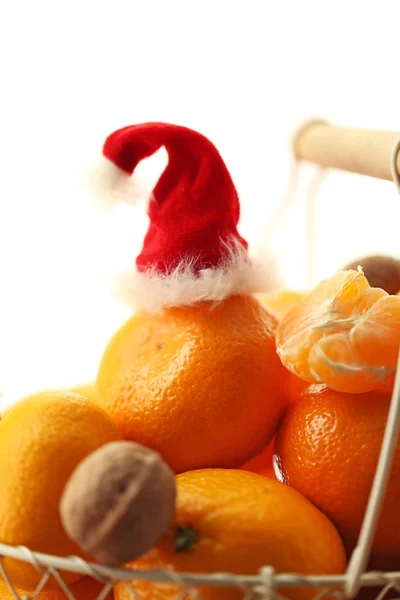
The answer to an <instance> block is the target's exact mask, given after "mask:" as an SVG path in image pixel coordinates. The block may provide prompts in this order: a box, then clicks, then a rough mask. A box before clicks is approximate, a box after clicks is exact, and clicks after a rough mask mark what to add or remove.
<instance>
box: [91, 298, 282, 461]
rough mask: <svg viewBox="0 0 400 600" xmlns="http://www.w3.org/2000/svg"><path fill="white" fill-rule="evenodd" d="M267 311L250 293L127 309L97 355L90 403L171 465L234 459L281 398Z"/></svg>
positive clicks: (248, 453)
mask: <svg viewBox="0 0 400 600" xmlns="http://www.w3.org/2000/svg"><path fill="white" fill-rule="evenodd" d="M275 334H276V321H275V319H274V318H273V317H272V316H271V315H270V314H269V313H268V312H267V310H266V309H265V308H264V307H263V306H262V305H261V304H260V303H259V302H258V300H256V299H255V298H254V297H251V296H231V297H230V298H228V299H226V300H224V301H222V302H220V303H219V304H212V303H210V302H206V303H202V304H197V305H195V306H180V307H174V308H169V309H166V310H164V311H163V312H162V313H156V314H149V313H140V314H136V315H135V316H133V317H132V318H131V319H130V320H129V321H128V322H127V323H126V324H125V325H124V326H123V327H122V328H121V329H120V330H119V331H118V332H117V333H116V334H115V336H114V337H113V338H112V340H111V341H110V343H109V345H108V347H107V349H106V351H105V353H104V356H103V359H102V362H101V364H100V368H99V373H98V378H97V385H98V390H99V395H98V400H97V402H98V404H99V405H100V406H101V407H103V408H104V409H105V410H106V411H107V412H108V413H109V414H110V415H111V416H112V418H113V419H114V420H115V421H116V422H117V423H118V424H119V426H120V427H121V430H122V432H123V434H124V436H125V438H126V439H128V440H132V441H135V442H139V443H141V444H143V445H145V446H148V447H150V448H152V449H154V450H156V451H157V452H159V453H160V454H161V455H162V456H163V458H164V459H165V460H166V461H167V462H168V463H169V465H170V466H171V467H172V468H173V469H174V470H175V472H183V471H188V470H191V469H195V468H203V467H240V466H241V465H242V464H243V463H244V462H245V461H246V460H248V459H249V458H251V457H252V456H254V455H255V454H257V453H258V452H260V451H261V449H262V448H263V447H265V445H266V444H268V443H269V442H270V441H271V439H272V438H273V436H274V434H275V431H276V428H277V425H278V421H279V419H280V418H281V416H282V414H283V410H284V407H285V405H286V402H287V398H286V396H287V390H286V377H287V371H286V369H284V367H283V366H282V364H281V362H280V360H279V358H278V356H277V354H276V347H275Z"/></svg>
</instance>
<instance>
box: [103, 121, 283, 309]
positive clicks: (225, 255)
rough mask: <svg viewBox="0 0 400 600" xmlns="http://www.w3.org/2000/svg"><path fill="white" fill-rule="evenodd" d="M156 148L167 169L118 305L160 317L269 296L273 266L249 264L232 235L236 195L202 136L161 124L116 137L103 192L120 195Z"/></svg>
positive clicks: (242, 244)
mask: <svg viewBox="0 0 400 600" xmlns="http://www.w3.org/2000/svg"><path fill="white" fill-rule="evenodd" d="M161 147H164V148H165V149H166V151H167V154H168V164H167V166H166V168H165V170H164V172H163V173H162V175H161V176H160V178H159V180H158V182H157V184H156V186H155V188H154V190H153V192H152V196H151V198H150V200H149V205H148V216H149V218H150V225H149V228H148V231H147V234H146V236H145V239H144V244H143V248H142V251H141V253H140V254H139V256H138V257H137V258H136V268H135V269H133V270H132V271H131V272H130V273H128V274H126V275H125V276H124V278H123V281H122V282H120V285H119V288H120V294H121V293H122V294H123V296H124V300H125V301H126V302H127V303H128V304H129V305H130V306H131V307H132V308H138V307H140V308H145V309H147V310H159V309H162V308H164V307H168V306H178V305H191V304H195V303H197V302H201V301H206V300H208V301H214V302H218V301H221V300H223V299H225V298H227V297H228V296H230V295H234V294H253V293H257V292H264V291H268V290H269V289H271V287H273V285H274V283H275V281H274V267H273V264H272V261H271V259H269V260H267V261H265V260H264V261H261V262H259V261H254V260H250V258H249V256H248V244H247V242H246V241H245V240H244V239H243V238H242V237H241V235H240V234H239V233H238V230H237V225H238V222H239V216H240V204H239V198H238V194H237V191H236V189H235V186H234V184H233V181H232V179H231V176H230V174H229V172H228V170H227V168H226V166H225V164H224V161H223V160H222V158H221V156H220V154H219V152H218V151H217V149H216V148H215V146H214V145H213V144H212V143H211V142H210V141H209V140H208V139H207V138H206V137H204V136H203V135H201V134H200V133H197V132H195V131H192V130H191V129H188V128H186V127H181V126H177V125H170V124H166V123H145V124H140V125H131V126H128V127H124V128H122V129H119V130H117V131H115V132H114V133H112V134H111V135H110V136H109V137H108V138H107V139H106V141H105V143H104V146H103V156H104V157H105V158H106V159H107V161H108V167H107V170H108V175H109V176H110V177H109V179H108V187H109V190H110V191H112V192H113V195H114V196H115V194H116V193H117V195H118V191H121V192H125V193H126V191H127V190H128V189H129V186H127V185H126V183H127V182H129V181H130V179H129V178H130V177H131V175H132V174H133V172H134V170H135V168H136V166H137V165H138V163H139V162H140V161H141V160H143V159H146V158H148V157H150V156H151V155H152V154H154V153H155V152H156V151H158V150H159V149H160V148H161ZM102 183H103V184H104V179H103V181H102ZM106 191H107V190H105V189H104V188H103V192H104V193H105V192H106ZM131 194H132V196H133V190H132V189H131ZM124 199H125V200H126V201H128V202H129V201H131V200H132V198H130V197H125V198H124Z"/></svg>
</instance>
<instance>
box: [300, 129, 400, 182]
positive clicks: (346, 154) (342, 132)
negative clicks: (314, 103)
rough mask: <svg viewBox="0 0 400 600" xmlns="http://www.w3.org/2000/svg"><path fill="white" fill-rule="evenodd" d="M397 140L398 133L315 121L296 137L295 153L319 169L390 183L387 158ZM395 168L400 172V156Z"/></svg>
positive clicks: (388, 160) (390, 175) (388, 159)
mask: <svg viewBox="0 0 400 600" xmlns="http://www.w3.org/2000/svg"><path fill="white" fill-rule="evenodd" d="M399 137H400V133H396V132H392V131H374V130H369V129H349V128H345V127H333V126H331V125H328V124H326V123H322V122H314V123H310V124H309V125H306V126H305V127H303V129H302V130H301V131H300V132H299V133H298V135H297V136H296V138H295V140H294V154H295V156H296V157H297V158H298V159H301V160H306V161H308V162H312V163H315V164H317V165H320V166H321V167H328V168H333V169H340V170H342V171H351V172H352V173H359V174H361V175H367V176H369V177H377V178H379V179H386V180H389V181H393V177H392V173H391V170H390V159H391V155H392V151H393V148H394V146H395V144H396V142H397V140H398V139H399ZM397 169H398V171H399V172H400V153H399V154H398V155H397Z"/></svg>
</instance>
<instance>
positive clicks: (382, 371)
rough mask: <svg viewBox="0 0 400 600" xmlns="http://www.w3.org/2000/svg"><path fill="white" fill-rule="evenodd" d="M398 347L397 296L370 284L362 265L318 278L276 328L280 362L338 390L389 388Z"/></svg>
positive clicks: (399, 318)
mask: <svg viewBox="0 0 400 600" xmlns="http://www.w3.org/2000/svg"><path fill="white" fill-rule="evenodd" d="M399 347H400V297H399V296H390V295H389V294H387V293H386V292H385V291H384V290H381V289H379V288H371V287H370V285H369V283H368V281H367V279H366V277H365V276H364V274H363V272H362V270H361V269H359V270H358V271H354V270H349V271H340V272H339V273H336V274H335V275H334V276H333V277H331V278H330V279H327V280H325V281H322V282H321V283H320V284H319V285H318V286H317V287H316V288H315V289H314V290H313V291H312V292H311V293H310V294H308V295H307V296H305V297H304V298H303V299H301V300H300V301H299V302H298V303H297V304H296V305H295V306H294V307H293V308H292V310H290V311H289V313H288V314H287V315H286V316H285V317H284V319H283V320H282V321H281V323H280V324H279V326H278V330H277V352H278V355H279V357H280V359H281V361H282V363H283V364H284V365H285V366H286V367H287V368H288V369H289V370H290V371H291V372H292V373H294V374H295V375H297V376H298V377H300V378H301V379H303V380H304V381H308V382H309V383H325V384H326V385H327V386H329V387H330V388H331V389H334V390H336V391H339V392H350V393H362V392H368V391H372V390H374V389H377V388H379V387H382V386H385V385H386V386H387V387H388V388H390V382H391V381H392V379H393V374H394V372H395V369H396V363H397V358H398V352H399Z"/></svg>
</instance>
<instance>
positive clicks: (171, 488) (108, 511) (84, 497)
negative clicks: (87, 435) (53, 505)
mask: <svg viewBox="0 0 400 600" xmlns="http://www.w3.org/2000/svg"><path fill="white" fill-rule="evenodd" d="M60 512H61V519H62V522H63V525H64V528H65V530H66V531H67V533H68V535H69V536H70V537H71V539H73V540H74V541H75V542H77V543H78V544H79V545H80V546H81V547H82V548H83V549H84V550H85V551H86V552H88V553H89V554H91V555H92V556H94V558H96V559H97V560H98V561H100V562H104V563H107V564H119V563H122V562H126V561H128V560H132V559H134V558H136V557H137V556H140V555H141V554H143V553H144V552H146V551H147V550H149V548H151V547H152V546H153V545H154V544H155V543H156V542H157V541H158V540H159V538H160V537H161V536H162V535H163V534H164V533H165V531H166V530H167V529H168V527H169V525H170V522H171V521H172V519H173V516H174V512H175V480H174V474H173V472H172V471H171V469H170V468H169V467H168V465H167V464H166V463H165V462H164V461H163V460H162V458H161V457H160V456H159V455H158V454H157V453H156V452H153V451H152V450H149V449H148V448H145V447H143V446H140V445H139V444H135V443H133V442H113V443H111V444H107V445H106V446H103V447H102V448H99V449H98V450H96V451H95V452H93V453H92V454H90V455H89V456H88V457H87V458H85V459H84V460H83V461H82V462H81V463H80V464H79V465H78V466H77V468H76V469H75V470H74V472H73V473H72V475H71V477H70V478H69V480H68V483H67V485H66V488H65V490H64V493H63V496H62V498H61V503H60Z"/></svg>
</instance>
